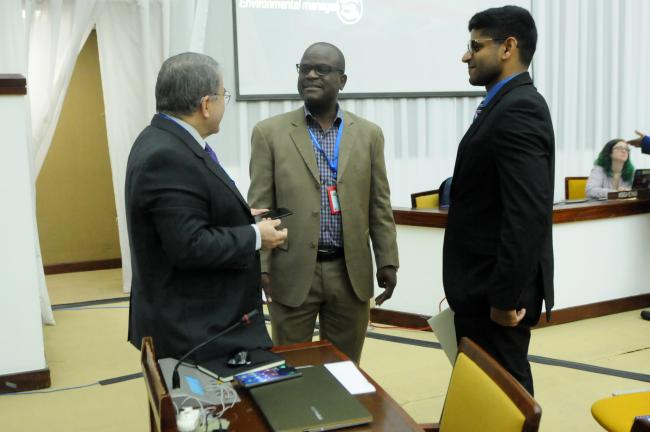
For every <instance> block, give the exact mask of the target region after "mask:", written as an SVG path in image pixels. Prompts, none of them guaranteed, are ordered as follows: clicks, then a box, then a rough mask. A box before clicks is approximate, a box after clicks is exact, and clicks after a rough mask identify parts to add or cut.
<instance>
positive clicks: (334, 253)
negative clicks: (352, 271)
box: [316, 246, 343, 261]
mask: <svg viewBox="0 0 650 432" xmlns="http://www.w3.org/2000/svg"><path fill="white" fill-rule="evenodd" d="M342 256H343V248H341V247H336V246H318V252H317V253H316V260H317V261H331V260H334V259H337V258H341V257H342Z"/></svg>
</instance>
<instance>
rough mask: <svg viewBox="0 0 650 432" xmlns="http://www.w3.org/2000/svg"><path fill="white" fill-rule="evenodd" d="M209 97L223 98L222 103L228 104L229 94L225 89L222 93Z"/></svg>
mask: <svg viewBox="0 0 650 432" xmlns="http://www.w3.org/2000/svg"><path fill="white" fill-rule="evenodd" d="M210 96H223V101H224V102H225V103H228V102H230V92H229V91H228V90H226V89H223V93H216V92H215V93H212V94H211V95H210Z"/></svg>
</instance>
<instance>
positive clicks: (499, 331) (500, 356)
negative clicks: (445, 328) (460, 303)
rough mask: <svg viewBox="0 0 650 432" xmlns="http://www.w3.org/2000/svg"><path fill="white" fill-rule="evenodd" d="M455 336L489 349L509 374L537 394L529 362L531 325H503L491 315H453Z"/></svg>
mask: <svg viewBox="0 0 650 432" xmlns="http://www.w3.org/2000/svg"><path fill="white" fill-rule="evenodd" d="M454 324H455V327H456V339H457V341H458V342H460V338H461V337H463V336H464V337H468V338H470V339H471V340H472V341H474V342H476V343H477V344H478V345H479V346H480V347H481V348H483V349H484V350H485V351H487V352H488V353H489V354H490V355H491V356H492V357H494V359H495V360H496V361H497V362H499V364H501V366H503V367H504V368H505V369H506V370H507V371H508V372H510V374H511V375H512V376H513V377H514V378H515V379H516V380H517V381H519V382H520V383H521V385H522V386H524V388H525V389H526V390H528V392H529V393H530V394H531V395H534V389H533V375H532V373H531V371H530V363H528V345H529V343H530V327H528V326H522V325H519V326H517V327H503V326H500V325H498V324H497V323H495V322H494V321H492V320H491V319H490V317H489V315H483V314H481V315H459V314H456V315H455V316H454Z"/></svg>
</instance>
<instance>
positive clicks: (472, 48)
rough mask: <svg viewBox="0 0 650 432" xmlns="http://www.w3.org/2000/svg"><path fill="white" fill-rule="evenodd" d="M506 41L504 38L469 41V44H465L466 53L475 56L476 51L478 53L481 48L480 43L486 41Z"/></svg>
mask: <svg viewBox="0 0 650 432" xmlns="http://www.w3.org/2000/svg"><path fill="white" fill-rule="evenodd" d="M506 39H508V38H507V37H504V38H483V39H470V40H469V42H467V51H468V52H469V53H470V54H475V53H477V52H478V51H480V49H481V48H483V44H482V43H481V42H486V41H495V42H496V41H504V40H506Z"/></svg>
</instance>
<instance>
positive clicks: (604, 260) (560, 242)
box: [375, 214, 650, 315]
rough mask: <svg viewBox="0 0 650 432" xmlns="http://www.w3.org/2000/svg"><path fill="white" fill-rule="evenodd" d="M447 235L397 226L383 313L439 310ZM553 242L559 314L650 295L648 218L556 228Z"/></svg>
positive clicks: (611, 220)
mask: <svg viewBox="0 0 650 432" xmlns="http://www.w3.org/2000/svg"><path fill="white" fill-rule="evenodd" d="M444 231H445V230H444V229H443V228H425V227H416V226H407V225H398V226H397V242H398V245H399V253H400V264H401V267H400V269H399V272H398V282H397V288H396V289H395V292H394V294H393V298H391V299H390V300H389V301H387V302H386V303H385V304H384V306H383V308H386V309H390V310H396V311H401V312H410V313H415V314H422V315H432V314H434V312H437V311H438V303H439V302H440V301H441V300H442V299H443V297H444V296H445V294H444V291H443V288H442V244H443V240H444ZM553 243H554V244H553V248H554V253H555V278H554V280H555V309H563V308H568V307H572V306H580V305H585V304H589V303H596V302H601V301H606V300H612V299H617V298H623V297H630V296H635V295H640V294H647V293H648V292H650V266H648V263H649V262H650V248H648V247H647V245H648V244H650V214H643V215H634V216H623V217H616V218H610V219H599V220H592V221H585V222H569V223H562V224H554V225H553ZM375 291H376V293H377V294H379V293H380V292H381V290H380V289H378V288H377V287H375ZM444 307H447V305H446V304H445V306H444Z"/></svg>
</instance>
